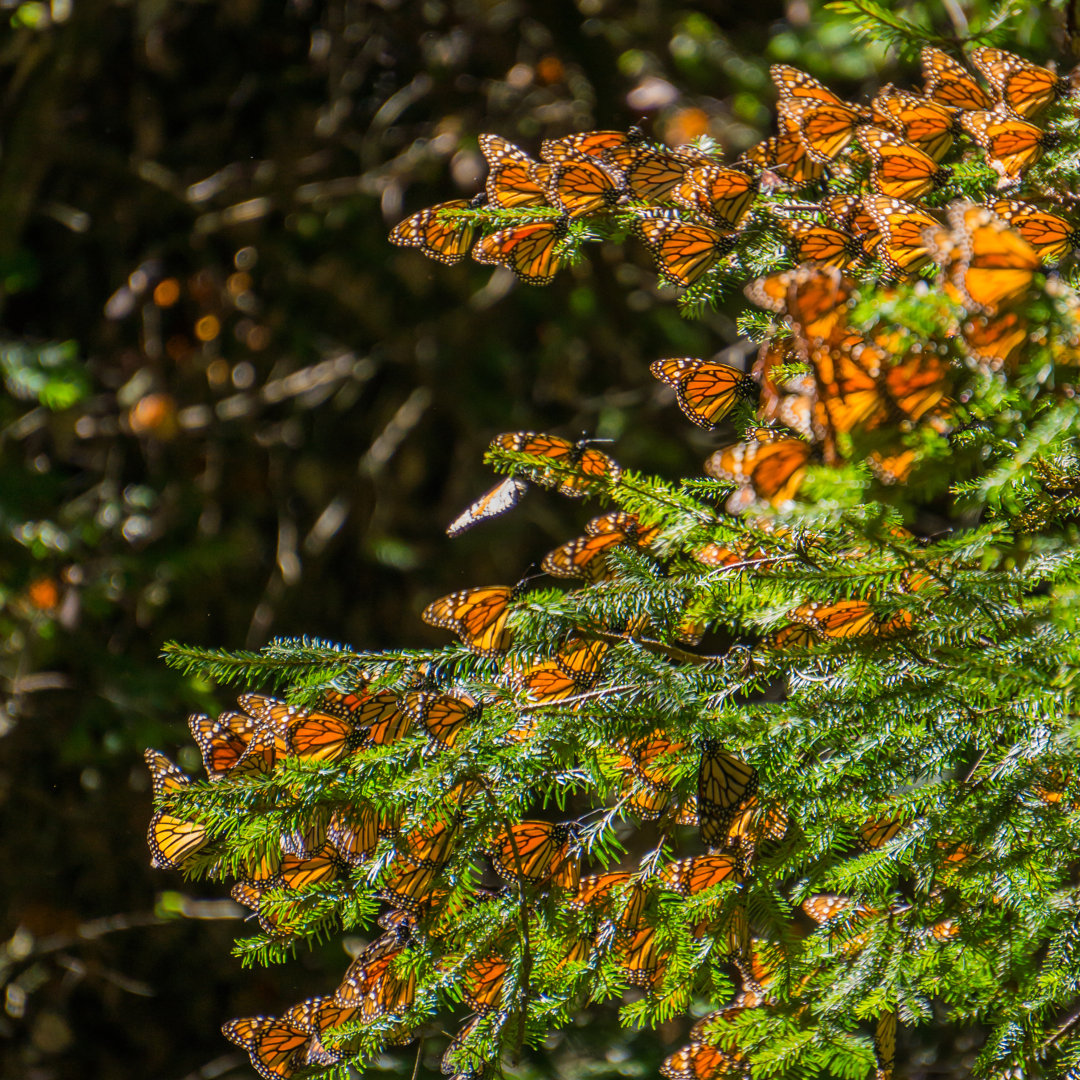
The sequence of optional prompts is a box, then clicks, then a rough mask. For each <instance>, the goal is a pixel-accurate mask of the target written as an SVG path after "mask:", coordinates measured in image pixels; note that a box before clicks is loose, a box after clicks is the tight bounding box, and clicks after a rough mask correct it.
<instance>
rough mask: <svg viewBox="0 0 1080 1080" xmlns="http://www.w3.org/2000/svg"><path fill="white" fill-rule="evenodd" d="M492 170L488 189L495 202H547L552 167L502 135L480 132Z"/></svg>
mask: <svg viewBox="0 0 1080 1080" xmlns="http://www.w3.org/2000/svg"><path fill="white" fill-rule="evenodd" d="M480 149H481V151H482V152H483V155H484V158H485V159H486V160H487V163H488V167H489V170H490V171H489V172H488V178H487V183H486V185H485V188H484V190H485V192H486V193H487V200H488V202H489V203H491V204H492V205H493V206H501V207H502V208H503V209H511V208H512V207H515V206H547V204H548V202H547V188H548V183H549V181H550V174H551V170H550V168H549V167H548V166H547V165H543V164H541V163H540V162H538V161H533V159H532V158H531V157H529V155H528V154H526V153H525V151H524V150H521V149H520V148H519V147H517V146H515V145H514V144H513V143H512V142H509V141H507V140H506V139H504V138H502V137H501V136H499V135H481V136H480Z"/></svg>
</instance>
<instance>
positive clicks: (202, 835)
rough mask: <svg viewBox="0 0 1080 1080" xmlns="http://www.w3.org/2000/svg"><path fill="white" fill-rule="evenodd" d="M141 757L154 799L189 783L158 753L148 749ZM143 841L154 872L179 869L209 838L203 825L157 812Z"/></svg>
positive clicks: (180, 771) (185, 774)
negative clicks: (144, 762)
mask: <svg viewBox="0 0 1080 1080" xmlns="http://www.w3.org/2000/svg"><path fill="white" fill-rule="evenodd" d="M143 758H144V759H145V761H146V764H147V766H148V767H149V769H150V779H151V782H152V785H153V790H154V798H155V800H156V799H160V798H161V797H162V796H164V795H167V794H169V793H171V792H175V791H180V790H182V789H183V788H185V787H187V785H188V784H190V783H191V777H190V776H188V775H187V773H185V772H184V771H183V770H182V769H180V768H178V767H177V766H176V765H174V764H173V763H172V762H171V761H170V760H169V759H168V758H167V757H166V756H165V755H164V754H162V753H160V752H159V751H157V750H152V749H148V750H147V751H146V752H145V753H144V754H143ZM146 842H147V844H148V846H149V848H150V865H151V866H152V867H154V869H156V870H179V869H181V867H182V866H183V864H184V863H185V862H186V861H187V860H188V859H190V858H191V856H192V855H195V854H197V853H198V852H200V851H202V849H203V848H204V847H206V846H207V844H209V843H210V836H209V834H208V831H207V828H206V826H205V825H202V824H200V823H198V822H196V821H186V820H184V819H183V818H178V817H176V816H174V815H173V814H167V813H165V812H164V811H162V810H158V811H157V812H156V813H155V814H154V815H153V817H151V819H150V826H149V828H148V829H147V833H146Z"/></svg>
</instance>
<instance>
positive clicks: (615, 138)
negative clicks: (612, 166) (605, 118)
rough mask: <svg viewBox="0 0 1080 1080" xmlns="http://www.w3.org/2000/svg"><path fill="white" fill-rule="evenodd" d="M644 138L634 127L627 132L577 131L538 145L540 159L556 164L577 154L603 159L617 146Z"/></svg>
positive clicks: (640, 131) (637, 141)
mask: <svg viewBox="0 0 1080 1080" xmlns="http://www.w3.org/2000/svg"><path fill="white" fill-rule="evenodd" d="M644 138H645V133H644V132H643V131H642V130H641V129H640V128H636V127H634V128H631V129H630V130H629V131H579V132H576V133H574V134H573V135H565V136H563V138H561V139H545V140H544V141H543V142H542V143H541V144H540V158H541V160H543V161H551V162H558V161H562V160H564V159H565V158H567V157H571V156H576V155H579V154H589V155H591V156H593V157H603V156H604V155H605V153H606V152H607V151H609V150H612V149H614V148H615V147H617V146H626V145H627V144H634V143H640V142H641V141H642V140H643V139H644Z"/></svg>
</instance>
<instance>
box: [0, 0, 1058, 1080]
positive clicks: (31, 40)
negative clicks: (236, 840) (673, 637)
mask: <svg viewBox="0 0 1080 1080" xmlns="http://www.w3.org/2000/svg"><path fill="white" fill-rule="evenodd" d="M1021 7H1022V8H1030V9H1031V10H1030V12H1028V13H1025V14H1022V15H1021V16H1020V17H1019V19H1018V20H1017V21H1016V22H1014V23H1013V24H1012V25H1013V27H1014V32H1012V33H1011V34H1010V41H1011V42H1012V43H1013V45H1014V46H1016V47H1018V48H1019V49H1021V50H1024V51H1031V53H1032V55H1034V56H1036V57H1039V58H1046V57H1053V56H1057V57H1059V58H1060V57H1061V49H1062V45H1061V40H1060V34H1061V30H1062V27H1063V25H1064V20H1065V15H1064V14H1062V13H1059V12H1056V11H1047V10H1045V9H1042V8H1041V6H1040V8H1039V10H1037V11H1036V10H1035V6H1034V5H1021ZM905 8H906V13H907V14H908V15H909V16H912V17H921V18H923V19H924V20H925V21H927V22H928V23H932V24H933V25H935V26H936V27H938V29H939V30H940V31H941V33H942V34H943V35H944V36H946V37H948V36H949V35H952V36H954V37H962V36H963V34H964V25H963V18H964V11H966V12H967V14H968V15H971V14H972V13H973V12H972V8H971V6H970V5H969V6H966V7H965V8H964V11H961V8H960V7H958V6H956V5H952V6H950V7H949V11H948V12H947V11H946V5H938V4H936V3H930V4H925V5H918V4H912V5H905ZM975 12H976V13H981V14H983V15H985V7H984V5H982V4H978V5H975ZM950 13H951V17H946V16H947V14H950ZM0 14H2V15H3V17H4V19H5V20H6V21H7V22H8V25H7V26H6V27H5V28H4V30H3V35H4V37H3V41H2V43H0V68H2V72H3V81H2V84H0V85H2V89H0V94H2V95H3V117H4V119H3V132H2V138H3V143H2V146H3V152H2V157H0V304H2V322H0V378H2V379H3V382H4V395H3V398H2V400H0V440H2V441H0V447H2V458H0V636H2V645H0V648H2V652H0V806H2V808H3V815H2V820H3V822H4V824H3V826H2V828H3V832H2V833H0V875H2V878H3V881H4V882H5V886H6V887H5V889H4V894H3V899H2V908H0V939H2V941H3V944H0V983H3V985H4V988H5V996H4V999H3V1010H2V1011H0V1038H2V1045H0V1073H2V1074H3V1075H5V1076H21V1077H32V1078H35V1080H49V1078H52V1077H95V1078H100V1080H111V1078H113V1077H131V1076H147V1077H148V1076H154V1077H164V1078H177V1080H180V1078H185V1077H194V1076H201V1077H212V1076H222V1075H227V1074H230V1073H235V1075H237V1076H240V1075H248V1073H247V1064H246V1061H244V1060H243V1057H244V1056H243V1055H242V1054H241V1053H240V1052H239V1051H237V1052H235V1053H233V1052H230V1048H229V1045H228V1044H227V1043H226V1042H225V1041H224V1040H223V1039H222V1038H221V1036H220V1034H219V1026H220V1023H221V1021H222V1020H223V1019H225V1018H227V1017H229V1016H233V1015H237V1014H243V1013H253V1012H260V1011H275V1010H277V1009H278V1008H280V1007H281V1006H282V1005H283V1004H285V1003H287V1002H290V1001H293V1000H296V999H297V998H298V997H300V996H302V995H303V994H306V993H315V992H319V991H320V990H323V989H324V988H325V987H326V986H328V985H330V984H332V983H333V982H334V981H335V980H336V979H337V978H338V977H339V976H340V972H341V970H342V968H343V965H344V963H345V959H344V957H343V954H342V952H341V947H340V943H338V942H332V943H329V944H327V946H326V947H325V949H324V950H323V951H322V952H321V953H308V954H305V955H302V956H300V957H299V958H298V959H297V960H296V961H294V962H293V963H292V964H290V965H288V966H287V967H285V968H281V969H278V970H273V971H269V972H267V971H252V972H245V971H243V970H241V968H240V965H239V961H238V960H236V959H234V958H233V957H232V956H231V955H230V946H231V941H232V939H233V937H234V936H235V935H236V934H237V933H238V931H239V930H240V926H241V924H240V923H239V921H238V920H239V917H240V915H241V913H242V909H240V908H238V907H236V906H235V905H233V904H232V903H231V902H230V901H228V900H227V899H222V895H221V894H223V893H224V888H222V889H221V890H219V894H218V895H214V890H213V888H212V887H208V886H206V885H199V886H189V885H187V884H186V883H184V882H183V881H182V880H181V879H180V878H179V877H178V876H174V878H173V880H171V881H170V880H169V879H168V876H167V875H165V874H162V873H161V872H157V871H151V870H150V868H149V859H148V855H147V850H146V846H145V843H144V839H143V835H144V832H145V827H146V822H147V820H148V818H149V816H150V796H149V790H148V788H149V782H148V778H147V776H146V772H145V769H144V767H143V764H142V759H141V752H142V749H143V747H144V746H147V745H154V746H157V747H160V748H161V749H163V750H165V751H166V752H169V753H173V752H174V751H176V749H177V747H178V746H181V745H182V746H188V736H187V729H186V724H185V720H186V717H187V715H188V714H189V713H190V712H192V711H194V710H199V709H205V710H207V711H217V710H219V709H221V708H223V707H225V706H227V705H229V704H230V703H231V701H232V697H233V695H232V694H230V692H229V691H227V690H225V689H222V688H215V687H211V686H207V685H202V684H200V683H198V682H196V681H193V680H185V679H183V678H182V677H181V676H179V675H178V674H176V673H174V672H170V671H168V670H166V669H165V668H164V667H163V666H162V665H161V664H160V662H159V661H158V659H157V657H158V653H159V650H160V647H161V644H162V643H163V642H164V641H166V640H170V639H175V640H180V641H185V642H189V643H193V644H202V645H222V646H229V647H239V646H243V645H247V646H250V647H258V646H260V645H262V644H264V643H266V642H267V641H268V640H270V639H271V638H272V637H274V636H277V635H298V634H310V635H316V636H319V637H321V638H326V639H331V640H336V641H347V642H349V643H351V644H352V645H354V646H357V647H361V648H379V647H382V646H397V645H413V644H415V645H420V644H429V643H436V642H441V641H443V640H445V634H443V633H440V632H439V631H435V630H432V629H430V628H429V627H426V626H424V625H423V624H422V623H421V622H420V620H419V617H418V613H419V611H420V609H421V607H422V606H423V605H424V604H425V603H426V602H428V601H429V600H430V599H431V598H433V597H435V596H438V595H441V594H442V593H445V592H448V591H450V590H451V589H455V588H460V587H463V586H466V585H475V584H483V583H489V582H491V583H494V582H502V583H510V582H512V581H513V580H514V578H516V577H517V575H518V574H519V572H520V568H521V567H522V566H524V565H527V564H528V563H529V562H530V561H533V560H536V559H538V558H539V557H540V556H542V554H543V553H544V552H545V551H547V550H548V549H549V548H550V547H552V546H553V544H556V543H559V542H561V541H562V540H564V539H565V538H566V537H567V536H570V535H573V534H574V533H575V532H576V531H580V530H579V528H578V526H580V524H581V522H582V521H583V520H584V519H585V518H586V517H587V516H589V509H588V508H582V507H580V506H570V505H568V504H567V503H566V502H565V501H564V500H563V501H560V500H559V499H558V498H557V497H556V496H554V495H552V494H550V493H544V492H540V491H534V492H533V493H532V494H531V495H530V497H529V499H528V500H526V502H525V504H524V505H523V506H522V507H521V508H519V509H518V510H517V511H516V512H515V513H514V514H513V515H511V516H510V517H508V518H506V519H503V520H502V521H500V522H499V523H497V524H494V525H488V526H487V527H485V528H482V529H478V530H477V531H475V532H473V533H470V534H468V535H467V536H466V537H464V538H462V539H460V540H458V541H456V542H451V541H449V540H448V539H447V538H446V537H445V535H444V533H443V528H444V526H445V524H446V523H447V522H448V521H449V520H450V519H451V518H452V517H453V516H454V515H455V514H456V513H457V512H458V511H459V510H460V509H461V508H462V507H463V506H464V505H465V504H466V503H468V502H469V501H471V500H472V499H473V498H474V497H476V496H477V495H478V494H479V493H480V492H481V491H483V490H484V489H485V488H486V487H488V486H490V484H491V483H492V482H493V481H492V479H491V473H490V470H488V469H487V468H486V467H485V466H483V464H482V461H481V458H482V454H483V450H484V447H485V446H486V445H487V443H488V441H489V440H490V439H491V437H492V436H493V435H494V434H496V433H498V432H500V431H507V430H513V429H536V430H542V431H551V432H554V433H559V434H563V435H569V436H576V435H577V434H579V433H580V432H582V431H583V430H584V431H588V432H589V433H590V434H593V435H597V436H601V437H606V438H612V439H614V440H616V443H615V450H614V451H613V453H614V454H615V456H617V457H618V459H619V461H620V462H621V463H622V464H623V465H624V466H627V467H634V468H643V469H648V470H652V471H656V472H659V473H661V474H663V475H667V476H671V475H675V474H677V473H678V472H679V471H681V472H683V473H691V472H697V471H699V463H700V460H701V459H702V458H703V456H704V455H705V453H706V452H707V450H708V449H709V448H711V447H713V446H714V445H718V444H719V442H722V441H724V439H723V435H724V433H723V432H722V433H721V435H720V437H719V438H717V437H715V436H707V435H705V434H704V433H701V432H693V431H690V430H689V429H688V425H687V424H685V423H684V422H683V420H682V418H681V416H680V415H679V414H678V412H677V411H676V410H675V409H673V408H671V407H670V402H669V400H668V398H667V397H665V395H664V394H663V393H661V392H660V391H659V390H658V389H657V384H656V383H655V382H654V381H653V380H652V379H651V378H650V377H649V375H648V372H647V367H648V364H649V363H650V362H651V361H652V360H655V359H657V358H658V357H661V356H680V355H687V356H711V355H713V354H715V353H716V352H717V351H719V350H721V349H725V348H727V347H729V346H735V351H734V353H733V354H732V355H735V356H738V355H742V353H741V352H740V349H739V346H738V345H737V344H736V341H735V337H736V335H735V332H734V313H735V312H736V311H737V309H738V298H732V301H731V306H730V307H729V308H727V309H723V308H721V309H719V310H716V311H712V312H709V313H707V314H706V315H705V316H704V317H703V318H702V319H700V320H698V321H695V322H688V321H686V320H684V319H682V318H681V317H680V315H679V313H678V309H677V306H676V305H675V303H674V302H673V298H672V295H671V294H670V293H669V292H667V291H666V290H665V291H658V290H657V288H656V277H655V272H654V271H653V269H652V268H651V261H650V260H649V258H648V256H647V254H646V253H645V252H644V251H643V250H641V249H640V248H639V247H637V246H636V245H635V244H634V243H633V242H628V243H627V244H626V245H625V246H624V247H620V246H618V245H614V244H605V245H602V246H600V247H599V248H598V253H597V254H596V255H594V256H593V257H592V258H591V261H589V262H584V263H581V264H579V265H577V266H576V267H574V268H573V269H572V270H571V271H570V272H569V273H563V274H560V276H559V277H558V279H557V280H556V282H555V283H554V284H553V285H552V286H551V287H549V288H547V289H527V288H522V287H520V286H518V285H517V284H516V283H515V282H514V279H513V278H512V276H510V275H509V273H508V272H506V271H503V270H497V271H495V272H494V273H492V271H491V270H490V269H489V268H484V267H479V266H476V265H473V264H471V263H465V264H463V265H461V266H459V267H455V268H452V269H450V268H446V267H442V266H439V265H437V264H435V263H432V262H429V261H427V260H425V259H424V258H423V256H421V255H420V254H419V253H417V252H414V251H403V250H401V249H398V248H394V247H391V246H390V245H389V244H388V243H387V241H386V233H387V230H388V228H389V226H390V225H392V224H393V223H395V222H396V221H398V220H399V219H400V218H401V217H403V216H404V215H405V214H406V213H409V212H412V211H414V210H416V209H418V208H420V207H422V206H428V205H431V204H432V203H435V202H440V201H443V200H445V199H449V198H455V197H459V196H460V195H471V194H472V193H473V192H475V191H476V190H478V188H479V186H480V183H481V178H482V175H483V172H484V165H483V160H482V158H481V156H480V153H479V150H478V146H477V136H478V134H480V133H481V132H485V131H490V132H496V133H498V134H501V135H504V136H506V137H508V138H510V139H511V140H513V141H515V142H519V143H521V144H522V145H523V146H524V147H525V148H526V149H528V150H530V151H535V150H536V148H537V147H538V144H539V140H540V139H541V138H544V137H551V136H558V135H562V134H565V133H567V132H570V131H574V130H580V129H585V128H591V127H616V128H626V127H627V126H628V125H629V124H632V123H635V122H638V121H639V120H640V119H641V118H642V117H644V118H645V120H644V124H645V126H646V127H647V128H648V129H649V130H650V131H651V132H652V133H653V134H655V135H656V136H658V137H660V138H662V139H664V140H665V141H667V142H669V143H672V144H678V143H682V142H685V141H688V140H689V139H692V138H695V137H697V136H699V135H703V134H707V135H710V136H711V137H712V138H714V139H715V140H716V141H717V142H718V143H720V144H721V145H722V146H723V147H724V148H725V149H726V150H727V151H729V153H730V154H731V155H732V156H734V154H736V153H738V152H739V151H741V150H742V149H744V148H745V147H746V146H748V145H750V144H752V143H753V142H755V141H757V140H758V139H759V138H761V137H762V136H763V135H764V134H766V133H767V125H768V123H769V116H770V114H771V107H772V103H773V99H774V94H773V92H772V88H771V85H770V83H769V81H768V65H769V64H770V63H774V62H778V61H782V62H787V63H794V64H797V65H799V66H800V67H803V68H805V69H806V70H807V71H810V72H811V73H813V74H814V75H816V76H817V77H819V78H821V79H823V80H824V81H826V82H828V83H829V84H830V85H831V86H832V87H833V88H834V89H836V90H837V91H838V92H840V93H842V94H843V95H844V96H845V97H846V98H849V99H856V98H859V97H861V96H862V95H864V94H865V93H868V92H870V91H872V90H873V89H874V88H875V87H877V86H878V85H880V84H881V83H883V82H885V81H888V80H896V81H899V82H902V83H903V82H907V81H908V80H909V79H911V78H912V77H913V75H914V73H915V69H914V66H913V65H912V64H910V63H905V62H903V60H902V59H900V58H897V57H895V56H893V55H891V54H889V53H887V52H886V51H884V50H882V49H876V48H874V46H873V45H872V43H855V42H854V41H853V39H852V37H851V28H850V24H849V22H848V21H847V20H846V19H845V18H842V17H840V16H838V15H836V14H832V13H829V12H827V11H824V10H823V9H820V8H819V6H818V5H816V4H811V3H808V2H806V0H789V2H788V3H782V2H780V0H765V2H764V3H761V4H756V5H753V6H750V5H746V4H736V3H726V2H717V3H712V4H687V5H677V4H659V3H649V2H645V0H642V2H639V3H618V2H615V0H578V2H577V3H576V4H575V3H571V2H569V0H556V2H551V3H538V2H527V0H490V2H482V0H459V2H446V0H427V2H423V3H420V2H412V0H408V2H405V0H402V2H393V0H383V2H381V3H371V2H360V0H333V2H330V3H325V4H317V3H309V2H304V0H292V2H286V0H277V2H274V3H269V2H259V0H223V2H220V3H215V4H197V3H180V2H176V0H159V2H157V3H145V2H144V3H139V4H129V3H119V2H113V0H74V2H63V0H54V2H53V3H52V4H51V5H50V4H41V3H22V4H19V3H11V2H8V3H6V4H4V5H2V7H0ZM184 752H187V753H190V752H191V750H190V748H189V749H188V750H186V751H184ZM181 764H186V765H188V766H192V765H194V764H195V762H193V761H186V762H185V761H184V758H183V753H182V754H181ZM162 890H171V891H166V892H163V891H162ZM184 915H187V916H194V917H195V918H196V919H198V920H202V921H191V920H190V919H189V918H184V917H183V916H184ZM610 1015H611V1016H613V1015H614V1013H613V1012H612V1013H611V1014H610ZM654 1044H655V1037H653V1036H647V1037H641V1038H637V1037H635V1036H633V1035H632V1034H631V1033H626V1032H618V1031H617V1030H616V1029H612V1028H611V1027H610V1026H606V1027H605V1026H600V1027H596V1028H593V1029H590V1032H588V1033H586V1032H585V1031H584V1029H582V1030H571V1031H569V1032H567V1033H562V1034H559V1035H557V1036H554V1037H553V1038H552V1040H551V1042H550V1045H549V1047H548V1048H547V1051H546V1052H547V1053H548V1054H549V1055H550V1056H549V1057H548V1058H547V1060H544V1059H543V1058H542V1056H535V1057H534V1058H533V1059H532V1061H533V1064H532V1065H525V1066H523V1069H524V1071H525V1073H526V1074H528V1073H529V1070H530V1069H532V1070H533V1071H534V1074H535V1075H552V1074H553V1073H556V1072H561V1073H563V1074H566V1075H570V1074H576V1075H581V1073H580V1071H579V1066H578V1064H577V1062H578V1061H579V1058H583V1057H587V1058H589V1059H590V1061H591V1064H590V1070H591V1071H592V1073H593V1074H595V1075H639V1074H646V1075H648V1074H652V1073H655V1068H656V1066H657V1064H658V1063H659V1061H660V1059H661V1057H662V1056H663V1054H662V1052H661V1049H660V1048H659V1046H658V1045H654ZM415 1053H416V1052H415V1048H411V1049H406V1050H405V1051H403V1053H402V1056H401V1057H399V1058H394V1059H391V1058H388V1059H386V1061H384V1062H380V1063H378V1066H377V1068H384V1069H385V1070H387V1071H389V1072H399V1073H404V1074H405V1075H408V1074H409V1073H410V1072H411V1070H412V1068H413V1060H414V1058H415ZM421 1066H422V1072H424V1073H425V1074H426V1071H427V1070H430V1069H435V1070H436V1071H437V1066H436V1065H435V1063H434V1059H433V1060H432V1061H430V1062H429V1061H426V1060H425V1061H422V1062H421Z"/></svg>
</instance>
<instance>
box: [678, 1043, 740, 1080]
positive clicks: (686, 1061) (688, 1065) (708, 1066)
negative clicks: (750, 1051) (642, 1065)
mask: <svg viewBox="0 0 1080 1080" xmlns="http://www.w3.org/2000/svg"><path fill="white" fill-rule="evenodd" d="M660 1075H661V1076H666V1077H667V1080H721V1078H722V1077H725V1076H733V1077H734V1076H745V1075H746V1060H745V1058H743V1056H742V1055H741V1054H738V1053H735V1054H731V1053H728V1052H727V1051H726V1050H721V1049H720V1047H719V1046H711V1045H709V1044H708V1043H703V1042H695V1043H690V1045H689V1046H684V1047H683V1048H682V1049H681V1050H676V1051H675V1053H674V1054H672V1055H671V1057H669V1058H667V1059H666V1060H665V1061H664V1063H663V1065H661V1066H660Z"/></svg>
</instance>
